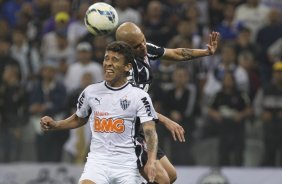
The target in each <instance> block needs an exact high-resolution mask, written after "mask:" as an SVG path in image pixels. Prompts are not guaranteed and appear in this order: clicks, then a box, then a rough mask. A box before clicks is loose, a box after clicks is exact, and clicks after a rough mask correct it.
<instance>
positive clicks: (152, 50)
mask: <svg viewBox="0 0 282 184" xmlns="http://www.w3.org/2000/svg"><path fill="white" fill-rule="evenodd" d="M164 52H165V49H164V48H163V47H160V46H157V45H154V44H152V43H147V55H148V57H149V59H151V60H156V59H159V58H160V57H162V56H163V55H164Z"/></svg>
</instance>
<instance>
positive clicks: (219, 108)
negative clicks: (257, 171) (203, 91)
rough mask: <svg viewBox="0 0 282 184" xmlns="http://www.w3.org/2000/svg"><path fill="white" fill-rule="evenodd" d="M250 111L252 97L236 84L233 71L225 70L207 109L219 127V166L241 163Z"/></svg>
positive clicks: (213, 121) (240, 164)
mask: <svg viewBox="0 0 282 184" xmlns="http://www.w3.org/2000/svg"><path fill="white" fill-rule="evenodd" d="M250 115H251V109H250V101H249V98H248V96H247V95H246V94H244V93H241V92H240V91H238V90H237V88H236V82H235V78H234V76H233V73H232V72H225V73H224V77H223V84H222V89H221V90H220V91H219V92H218V93H216V95H215V97H214V99H213V101H212V102H211V104H210V107H209V109H208V116H209V117H210V118H211V119H210V120H211V121H210V123H213V125H214V126H216V127H217V131H218V138H219V146H218V156H219V157H218V158H219V165H220V166H242V165H243V163H244V160H243V153H244V147H245V120H246V118H248V117H249V116H250Z"/></svg>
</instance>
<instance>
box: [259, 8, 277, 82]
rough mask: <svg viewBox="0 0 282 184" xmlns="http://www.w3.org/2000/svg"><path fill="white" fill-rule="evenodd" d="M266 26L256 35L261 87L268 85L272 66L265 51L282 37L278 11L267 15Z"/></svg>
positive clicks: (272, 11)
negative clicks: (258, 49)
mask: <svg viewBox="0 0 282 184" xmlns="http://www.w3.org/2000/svg"><path fill="white" fill-rule="evenodd" d="M268 22H269V23H268V24H267V25H265V26H264V27H262V28H261V29H260V30H259V32H258V35H257V44H258V45H259V47H260V52H259V55H258V58H259V69H260V73H261V81H262V85H263V86H266V85H268V83H269V81H270V80H271V71H272V64H273V63H271V61H270V60H269V58H268V56H267V50H268V48H269V47H270V46H271V44H273V43H274V42H275V41H276V40H278V39H279V38H281V37H282V21H281V14H280V13H279V11H278V10H276V9H272V10H271V11H270V12H269V14H268Z"/></svg>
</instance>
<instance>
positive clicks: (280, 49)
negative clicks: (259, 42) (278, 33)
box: [267, 37, 282, 63]
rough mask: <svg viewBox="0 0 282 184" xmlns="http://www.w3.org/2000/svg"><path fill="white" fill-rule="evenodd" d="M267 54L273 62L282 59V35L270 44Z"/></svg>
mask: <svg viewBox="0 0 282 184" xmlns="http://www.w3.org/2000/svg"><path fill="white" fill-rule="evenodd" d="M267 55H268V58H269V60H270V62H271V63H275V62H276V61H280V60H282V37H281V38H279V39H278V40H277V41H275V42H274V43H273V44H271V45H270V46H269V48H268V50H267Z"/></svg>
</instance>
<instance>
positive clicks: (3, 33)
mask: <svg viewBox="0 0 282 184" xmlns="http://www.w3.org/2000/svg"><path fill="white" fill-rule="evenodd" d="M0 27H1V29H0V39H5V38H9V37H10V26H9V24H8V22H7V20H5V19H0Z"/></svg>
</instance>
